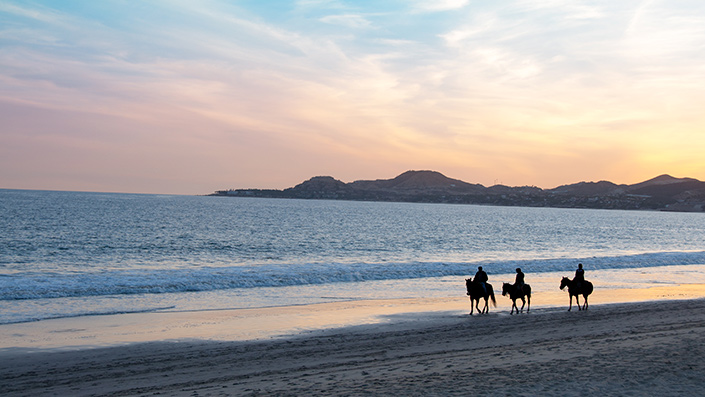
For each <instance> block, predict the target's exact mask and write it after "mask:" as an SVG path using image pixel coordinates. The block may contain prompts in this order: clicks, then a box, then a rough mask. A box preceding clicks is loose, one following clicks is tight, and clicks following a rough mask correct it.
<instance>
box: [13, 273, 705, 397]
mask: <svg viewBox="0 0 705 397" xmlns="http://www.w3.org/2000/svg"><path fill="white" fill-rule="evenodd" d="M689 288H690V290H691V292H692V293H693V294H697V293H698V292H697V291H700V292H701V291H702V290H703V286H695V285H692V286H690V287H689ZM563 297H565V296H563ZM498 298H499V299H500V300H499V302H500V303H501V306H500V307H499V308H497V309H493V311H492V312H491V313H490V314H488V315H480V316H478V315H475V316H469V315H468V314H467V311H466V310H464V308H463V307H458V306H457V305H458V302H453V303H449V302H435V304H436V305H440V306H435V309H437V308H438V307H445V308H446V309H452V310H445V311H443V310H432V311H425V312H424V311H410V310H405V309H398V310H390V308H393V307H395V306H394V305H395V304H394V303H390V302H358V303H359V304H360V306H359V307H355V306H356V304H351V303H348V304H347V309H346V308H344V307H336V308H329V309H335V310H334V311H335V312H336V313H347V314H352V313H355V312H356V311H358V312H359V313H367V314H366V315H369V314H370V313H371V312H376V313H377V318H379V319H380V320H379V321H377V322H367V323H366V324H361V325H357V326H347V327H339V328H327V329H322V330H318V331H307V332H299V333H298V334H292V335H289V336H288V337H277V338H261V339H257V340H250V341H225V340H214V338H210V340H205V339H200V340H199V339H193V338H191V339H184V338H164V339H162V340H158V338H156V337H154V338H152V341H151V342H140V343H122V344H120V345H110V343H107V344H106V345H107V346H108V347H100V345H99V344H96V345H95V346H93V347H82V348H71V349H66V348H63V349H62V348H56V347H54V348H31V347H29V345H28V346H27V347H24V348H21V347H8V345H7V343H6V344H5V345H4V348H3V349H2V350H1V351H0V356H1V358H2V359H1V360H0V394H2V395H5V396H50V395H56V396H68V395H71V396H91V395H100V396H122V395H144V396H147V395H164V396H231V395H232V396H235V395H237V396H242V395H487V396H489V395H493V396H496V395H507V396H508V395H512V396H517V395H526V396H534V395H542V396H591V395H595V396H598V395H619V396H625V395H635V396H636V395H640V396H643V395H654V396H656V395H659V396H663V395H698V394H700V393H701V392H702V386H703V384H705V381H704V380H703V375H705V361H703V360H702V357H704V356H705V299H675V300H648V301H639V302H630V303H618V304H609V303H604V302H602V303H601V302H600V300H598V299H596V301H595V302H594V303H592V304H591V307H590V309H589V310H587V311H577V310H576V309H575V308H573V311H571V312H568V311H567V310H566V309H567V305H565V304H564V305H545V306H537V307H536V308H534V309H533V310H532V312H531V313H530V314H526V313H524V314H521V315H514V316H510V315H509V314H508V311H507V309H508V300H506V298H503V297H501V296H499V297H498ZM407 303H409V302H407ZM413 303H414V304H418V303H419V302H413ZM563 303H566V304H567V302H563ZM396 304H397V305H398V306H396V307H397V308H399V307H405V305H404V304H400V303H399V302H397V303H396ZM427 304H428V305H430V306H427V308H429V307H431V306H433V305H432V304H431V303H428V302H427ZM449 305H450V306H449ZM454 305H455V306H454ZM420 308H421V309H422V310H423V306H421V307H420ZM301 309H302V308H299V309H297V312H298V313H305V310H304V311H302V310H301ZM309 309H311V308H309ZM417 309H418V308H417ZM273 310H274V309H273ZM277 310H282V309H277ZM311 310H314V311H316V312H317V313H318V314H319V315H322V316H325V310H324V309H321V308H317V309H311ZM322 310H323V311H322ZM346 310H347V312H346ZM395 311H396V314H395V313H394V312H395ZM278 313H279V314H283V315H284V316H285V317H291V316H290V315H291V313H286V312H278ZM382 313H388V314H386V315H382ZM255 314H256V315H257V316H260V318H262V317H265V318H266V317H267V316H269V320H266V321H276V319H277V314H275V313H273V312H272V313H269V314H267V313H266V310H265V311H260V312H259V313H250V315H251V316H253V317H250V318H255V317H254V316H255ZM145 315H148V316H152V317H151V318H152V319H153V320H155V321H157V322H159V321H162V322H163V321H164V319H159V318H158V317H154V314H153V313H151V314H145ZM168 315H169V316H172V317H171V318H172V319H173V320H174V321H175V323H181V324H182V325H183V318H180V317H178V316H183V315H186V314H183V313H182V314H178V313H169V314H168ZM209 315H210V316H211V320H212V321H210V323H211V325H212V326H213V327H215V328H217V329H220V330H221V331H222V332H225V331H223V327H227V322H225V321H224V320H220V321H219V320H218V319H217V317H218V316H219V315H220V316H226V317H227V316H235V315H237V313H210V314H209ZM240 315H242V313H240ZM278 318H279V319H282V318H284V317H278ZM62 321H68V320H62ZM103 321H106V319H103ZM120 321H121V322H122V323H123V326H124V327H127V325H124V324H125V323H129V322H130V318H129V317H123V318H121V319H120ZM46 323H48V324H50V325H48V326H47V325H45V324H40V325H35V326H34V327H35V328H42V327H44V328H43V330H42V332H43V333H44V335H52V334H54V335H60V334H62V333H63V334H77V335H81V332H82V331H81V330H82V329H81V327H86V328H83V332H88V331H89V329H88V328H91V327H94V328H93V332H103V333H104V334H105V333H106V331H98V330H99V329H100V327H98V326H96V325H91V324H90V323H89V322H87V321H86V319H79V320H74V321H73V328H62V327H66V326H67V325H68V323H62V322H57V324H54V325H51V322H46ZM201 323H202V324H203V323H205V322H204V321H201ZM143 325H144V324H143ZM52 326H53V327H56V328H54V329H51V330H50V329H49V328H46V327H52ZM104 326H105V329H108V328H110V324H104ZM160 326H161V327H162V328H161V329H162V330H163V329H166V327H164V324H163V323H162V324H161V325H160ZM8 327H9V326H4V328H3V332H4V333H5V334H6V335H5V336H12V335H14V337H15V338H20V335H19V334H12V335H11V334H8V332H21V330H20V329H19V328H16V329H10V328H8ZM115 327H116V326H114V327H113V328H115ZM117 328H119V327H117ZM126 329H127V328H123V329H122V331H123V333H125V332H124V331H125V330H126ZM155 329H156V328H155ZM165 334H167V335H171V336H174V335H175V334H168V332H165ZM184 334H186V333H184ZM83 336H84V337H85V335H83ZM103 337H104V338H107V336H105V335H103ZM24 338H25V339H15V342H17V340H25V341H27V340H29V339H31V338H28V337H27V336H26V335H25V336H24ZM87 339H89V338H87ZM136 339H142V340H147V338H145V337H144V335H142V336H137V337H136ZM35 342H36V346H39V345H46V343H47V340H45V341H44V342H41V341H35ZM85 342H86V344H89V343H90V341H85ZM64 343H65V342H64Z"/></svg>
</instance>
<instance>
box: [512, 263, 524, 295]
mask: <svg viewBox="0 0 705 397" xmlns="http://www.w3.org/2000/svg"><path fill="white" fill-rule="evenodd" d="M514 287H515V288H516V290H517V291H519V292H522V291H521V290H522V288H523V287H524V273H522V272H521V268H519V267H517V277H516V279H515V280H514Z"/></svg>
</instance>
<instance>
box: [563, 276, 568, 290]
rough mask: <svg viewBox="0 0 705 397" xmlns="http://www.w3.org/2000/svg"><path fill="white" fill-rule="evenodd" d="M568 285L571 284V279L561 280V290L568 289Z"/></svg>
mask: <svg viewBox="0 0 705 397" xmlns="http://www.w3.org/2000/svg"><path fill="white" fill-rule="evenodd" d="M568 283H570V279H569V278H568V277H563V278H562V279H561V289H563V288H565V287H567V286H568Z"/></svg>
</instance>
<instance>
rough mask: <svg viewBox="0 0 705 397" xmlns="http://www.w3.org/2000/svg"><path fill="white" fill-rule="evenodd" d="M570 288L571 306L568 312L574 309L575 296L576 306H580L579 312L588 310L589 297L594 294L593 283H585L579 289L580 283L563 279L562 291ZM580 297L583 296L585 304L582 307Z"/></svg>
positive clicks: (566, 278)
mask: <svg viewBox="0 0 705 397" xmlns="http://www.w3.org/2000/svg"><path fill="white" fill-rule="evenodd" d="M565 287H568V295H569V296H570V306H568V311H570V309H572V308H573V297H574V296H575V304H576V305H578V310H587V309H588V295H590V294H592V283H591V282H589V281H583V282H582V284H581V285H580V288H578V283H577V282H576V281H575V280H571V279H570V278H568V277H563V278H562V279H561V289H563V288H565ZM580 295H582V296H583V299H584V300H585V303H584V304H583V306H582V307H581V306H580V301H579V300H578V298H579V297H580Z"/></svg>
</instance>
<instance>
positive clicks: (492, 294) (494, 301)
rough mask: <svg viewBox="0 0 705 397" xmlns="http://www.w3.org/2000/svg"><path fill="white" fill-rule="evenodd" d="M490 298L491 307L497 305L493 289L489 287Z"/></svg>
mask: <svg viewBox="0 0 705 397" xmlns="http://www.w3.org/2000/svg"><path fill="white" fill-rule="evenodd" d="M490 300H491V301H492V307H497V301H496V300H495V299H494V290H493V289H490Z"/></svg>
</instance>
